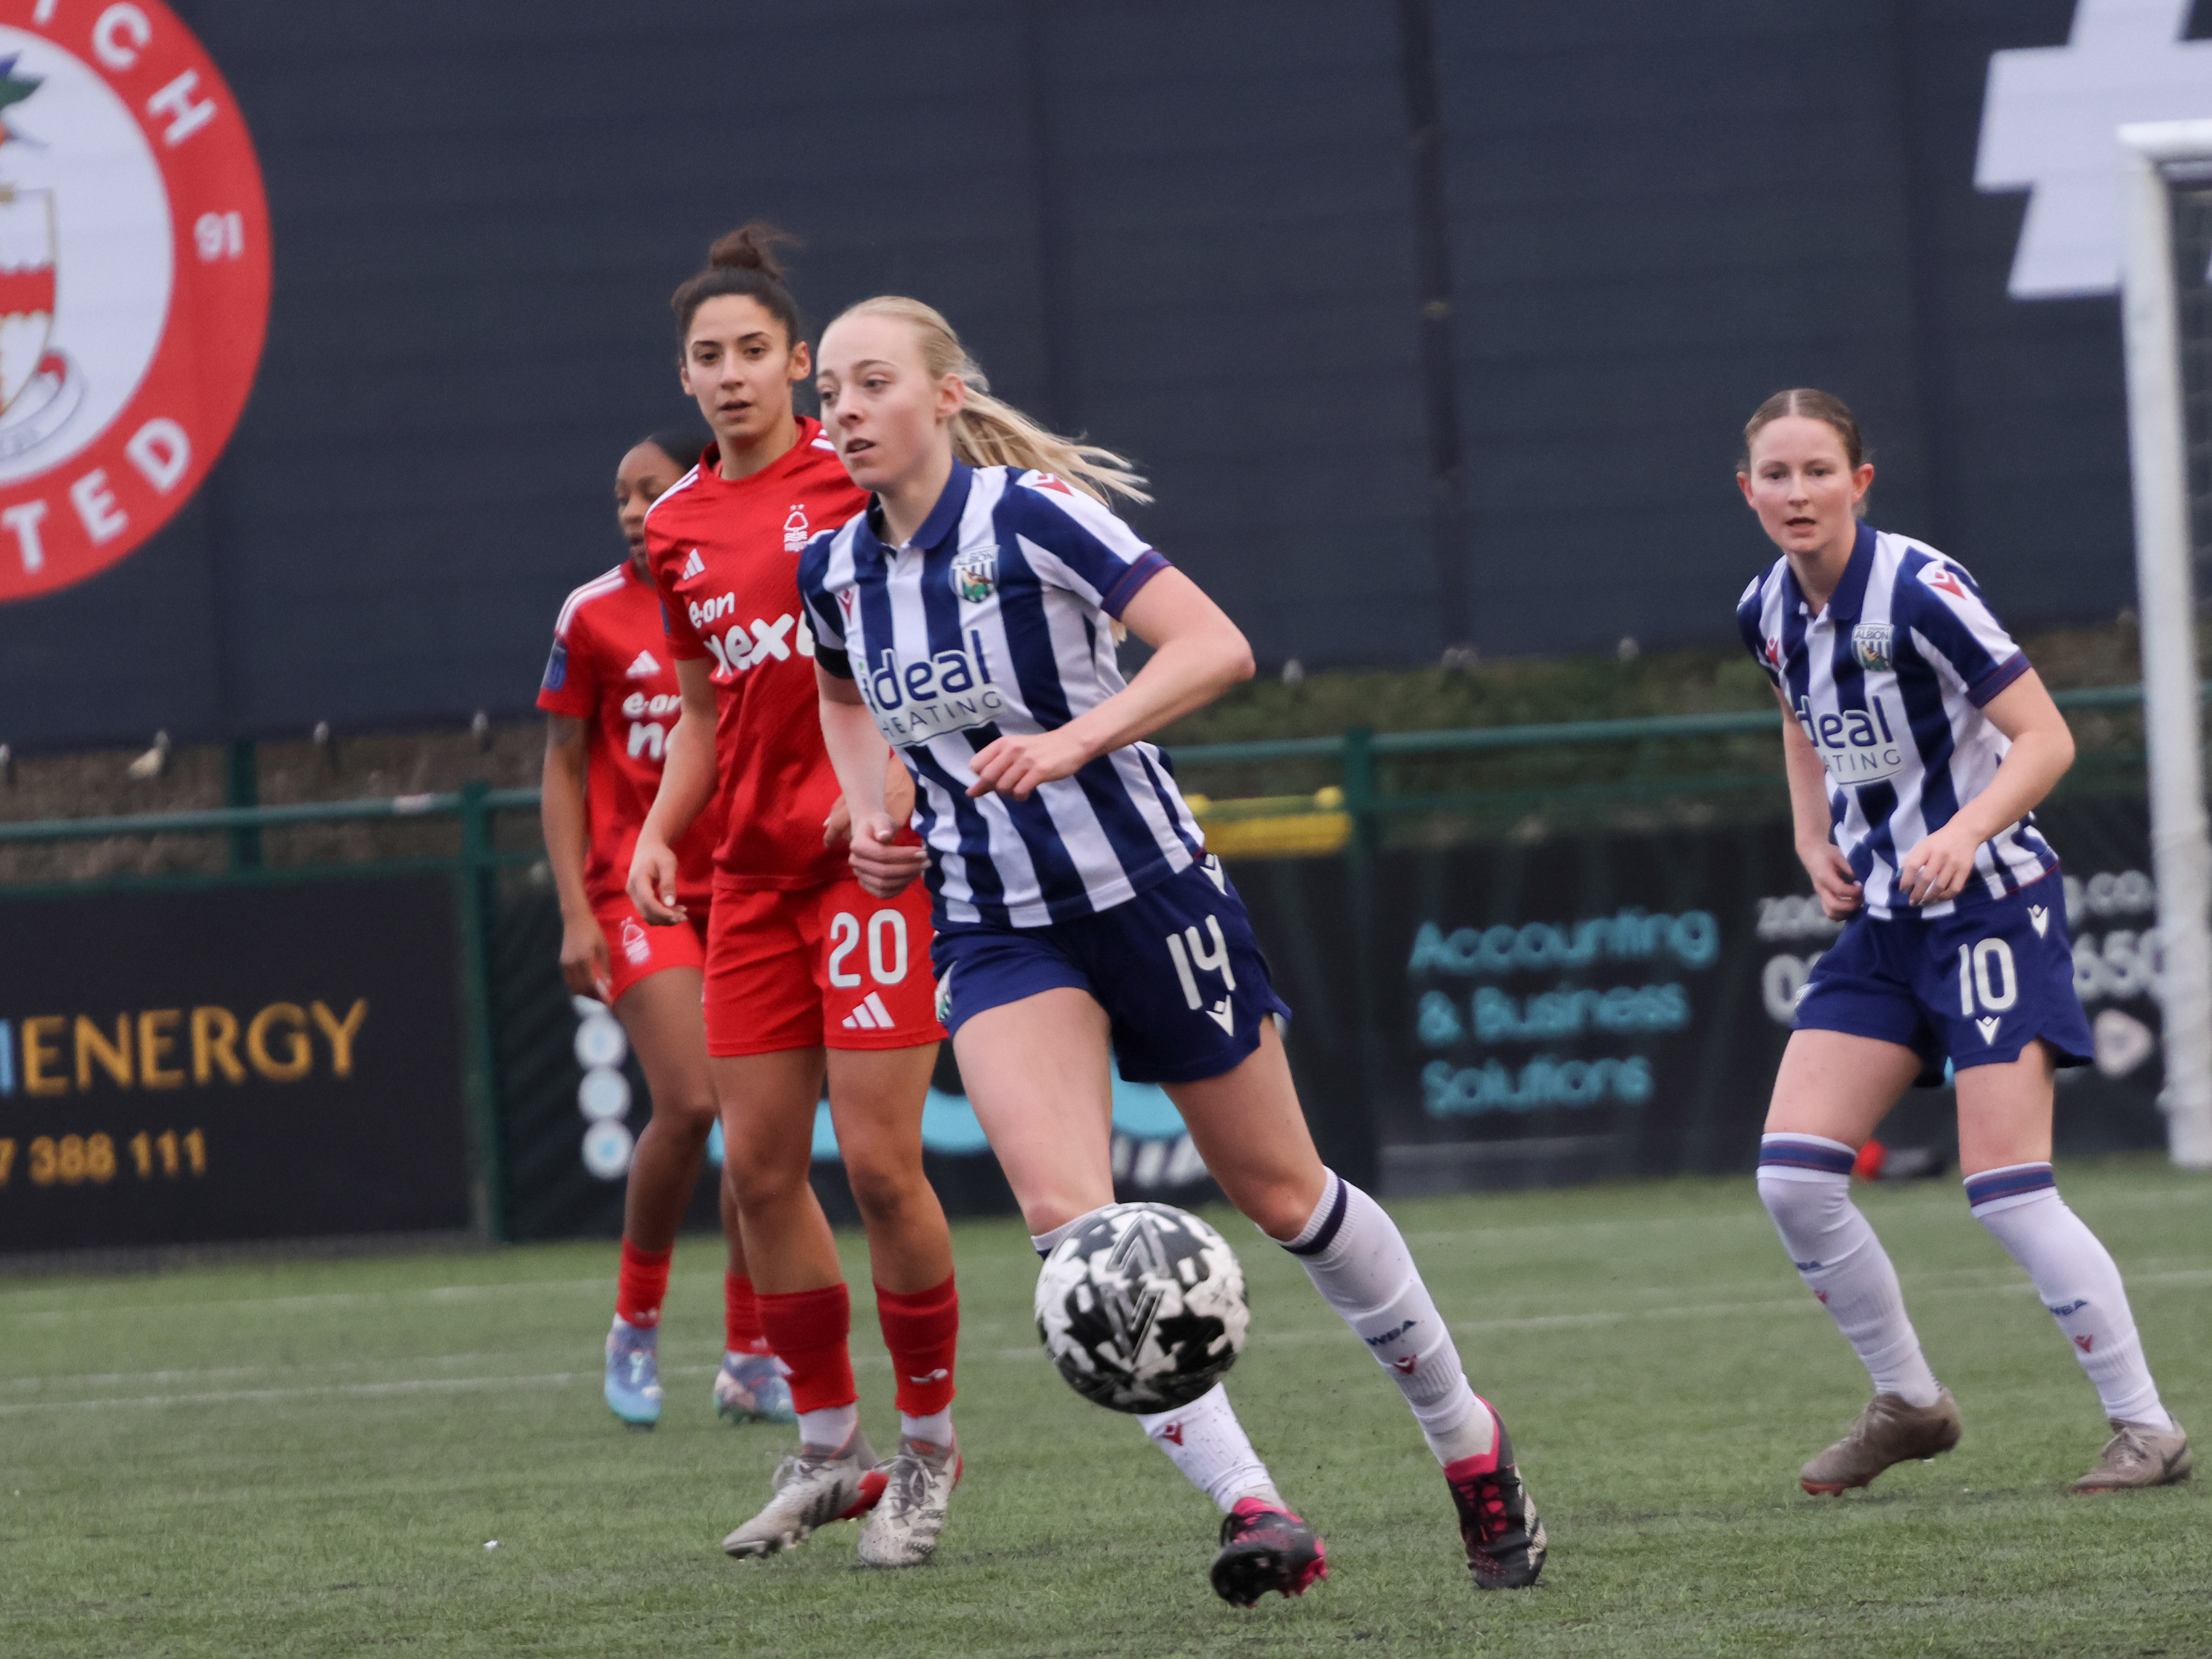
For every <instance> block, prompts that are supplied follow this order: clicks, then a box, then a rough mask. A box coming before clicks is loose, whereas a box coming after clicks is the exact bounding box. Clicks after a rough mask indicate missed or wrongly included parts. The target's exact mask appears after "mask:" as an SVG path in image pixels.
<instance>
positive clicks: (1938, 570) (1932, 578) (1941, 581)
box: [1920, 564, 1966, 599]
mask: <svg viewBox="0 0 2212 1659" xmlns="http://www.w3.org/2000/svg"><path fill="white" fill-rule="evenodd" d="M1920 580H1922V581H1923V582H1926V583H1927V584H1928V586H1930V587H1932V588H1934V589H1935V590H1936V592H1938V593H1948V594H1949V595H1950V596H1951V597H1952V598H1953V599H1965V598H1966V589H1965V588H1963V587H1961V586H1959V579H1958V578H1957V577H1956V576H1954V575H1953V574H1951V573H1950V572H1949V571H1948V570H1946V569H1945V568H1943V567H1942V565H1940V564H1923V565H1922V566H1921V567H1920Z"/></svg>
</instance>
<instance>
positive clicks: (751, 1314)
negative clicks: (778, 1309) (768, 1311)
mask: <svg viewBox="0 0 2212 1659" xmlns="http://www.w3.org/2000/svg"><path fill="white" fill-rule="evenodd" d="M722 1331H723V1336H722V1346H723V1347H724V1349H725V1350H726V1352H731V1353H767V1352H769V1346H768V1338H766V1337H765V1336H763V1335H762V1334H761V1314H760V1298H759V1297H757V1296H755V1295H754V1294H753V1282H752V1280H751V1279H747V1278H746V1277H745V1276H744V1274H743V1273H724V1274H723V1275H722Z"/></svg>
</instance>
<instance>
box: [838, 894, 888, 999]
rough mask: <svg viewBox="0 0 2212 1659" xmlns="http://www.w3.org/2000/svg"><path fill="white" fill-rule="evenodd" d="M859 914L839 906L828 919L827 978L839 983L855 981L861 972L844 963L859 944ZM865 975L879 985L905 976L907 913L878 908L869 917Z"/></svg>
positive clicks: (856, 949) (850, 983)
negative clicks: (866, 972) (837, 910)
mask: <svg viewBox="0 0 2212 1659" xmlns="http://www.w3.org/2000/svg"><path fill="white" fill-rule="evenodd" d="M862 931H863V930H862V928H861V926H860V917H858V916H856V915H854V914H853V913H852V912H851V911H850V910H840V911H839V912H838V913H837V914H836V915H835V916H833V917H832V918H831V919H830V921H829V982H830V983H831V984H832V985H836V986H839V987H847V986H854V985H858V984H859V983H860V974H859V973H858V972H857V971H855V970H854V969H850V968H848V967H847V966H846V965H845V964H846V963H848V961H849V960H851V958H852V956H853V953H854V951H858V950H859V949H860V935H861V933H862ZM865 931H866V934H867V939H868V977H869V978H870V979H872V980H873V981H875V982H876V983H877V984H878V985H896V984H897V983H898V982H899V981H901V980H902V979H904V978H905V977H906V969H907V938H906V917H905V915H902V913H901V912H899V911H896V910H878V911H874V912H872V914H871V915H869V917H868V925H867V927H866V930H865Z"/></svg>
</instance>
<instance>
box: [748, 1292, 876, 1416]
mask: <svg viewBox="0 0 2212 1659" xmlns="http://www.w3.org/2000/svg"><path fill="white" fill-rule="evenodd" d="M757 1300H758V1301H759V1304H760V1322H761V1331H762V1334H763V1335H765V1336H766V1337H767V1338H768V1345H769V1348H770V1349H771V1350H772V1351H773V1352H775V1357H776V1358H779V1359H781V1361H783V1363H784V1366H785V1368H786V1370H787V1371H788V1372H789V1375H790V1380H791V1403H792V1407H793V1409H794V1410H797V1411H802V1412H821V1411H829V1410H830V1409H832V1408H833V1407H838V1406H849V1405H851V1404H853V1403H854V1401H857V1400H858V1399H860V1390H859V1389H855V1388H854V1386H853V1355H852V1351H851V1350H850V1348H848V1346H847V1345H846V1338H847V1337H848V1336H850V1335H851V1334H852V1330H853V1298H852V1297H851V1295H850V1294H849V1293H848V1291H846V1289H845V1287H844V1286H843V1285H828V1286H826V1287H824V1288H823V1289H822V1290H818V1291H789V1292H785V1293H781V1294H779V1293H778V1292H775V1291H761V1292H760V1293H759V1296H758V1297H757Z"/></svg>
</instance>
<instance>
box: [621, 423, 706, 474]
mask: <svg viewBox="0 0 2212 1659" xmlns="http://www.w3.org/2000/svg"><path fill="white" fill-rule="evenodd" d="M638 442H639V443H641V444H651V445H652V446H653V447H654V448H655V449H657V450H659V452H660V453H662V454H664V455H665V456H667V457H668V459H670V460H671V461H673V462H675V463H676V465H678V466H682V467H690V466H696V465H698V463H699V458H700V456H702V455H703V454H704V453H706V452H707V441H706V439H704V438H703V437H702V436H700V435H698V434H697V433H696V432H676V431H668V432H648V433H647V434H646V435H645V436H644V437H642V438H640V439H639V440H638Z"/></svg>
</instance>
